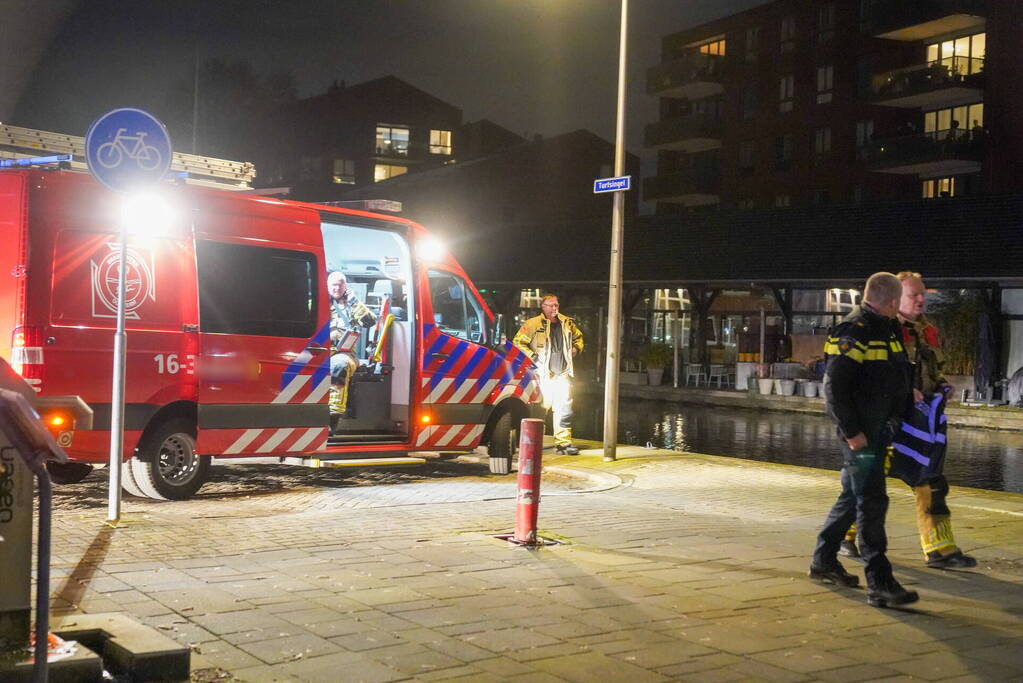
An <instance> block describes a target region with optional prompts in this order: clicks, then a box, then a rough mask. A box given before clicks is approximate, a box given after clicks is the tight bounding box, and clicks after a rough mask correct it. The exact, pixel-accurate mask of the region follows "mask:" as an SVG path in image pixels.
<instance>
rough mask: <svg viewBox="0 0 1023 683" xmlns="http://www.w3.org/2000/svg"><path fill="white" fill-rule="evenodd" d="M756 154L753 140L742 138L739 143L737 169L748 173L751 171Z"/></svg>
mask: <svg viewBox="0 0 1023 683" xmlns="http://www.w3.org/2000/svg"><path fill="white" fill-rule="evenodd" d="M755 156H756V146H755V144H754V142H753V140H743V141H741V142H740V143H739V171H741V172H743V173H745V174H746V175H749V174H751V173H753V163H754V159H755Z"/></svg>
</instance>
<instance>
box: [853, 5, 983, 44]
mask: <svg viewBox="0 0 1023 683" xmlns="http://www.w3.org/2000/svg"><path fill="white" fill-rule="evenodd" d="M999 1H1001V0H999ZM987 4H988V3H987V0H875V2H874V3H873V6H872V7H871V9H870V19H869V23H870V25H871V26H872V30H871V32H872V33H873V34H874V35H875V36H877V37H879V38H889V39H892V40H906V41H921V40H929V39H931V38H935V37H937V36H941V35H946V34H949V33H952V32H956V31H963V30H970V29H974V28H979V27H981V26H983V25H984V17H985V16H987Z"/></svg>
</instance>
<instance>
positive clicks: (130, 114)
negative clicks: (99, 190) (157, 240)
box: [85, 107, 174, 526]
mask: <svg viewBox="0 0 1023 683" xmlns="http://www.w3.org/2000/svg"><path fill="white" fill-rule="evenodd" d="M173 153H174V152H173V148H172V147H171V141H170V137H169V136H168V135H167V129H166V128H165V127H164V125H163V124H162V123H160V121H159V120H158V119H157V118H156V117H155V116H153V115H152V114H150V113H148V112H146V111H143V110H141V109H135V108H132V107H123V108H121V109H114V110H111V111H108V112H107V113H105V114H103V115H101V116H100V117H99V118H98V119H96V120H95V121H93V122H92V125H91V126H89V130H88V132H87V133H86V134H85V159H86V162H87V163H88V166H89V173H90V174H91V175H92V177H93V178H95V179H96V180H98V181H99V182H100V183H102V184H103V185H105V186H107V187H108V188H110V189H111V190H114V191H115V192H119V193H123V194H125V197H122V202H126V201H128V200H127V193H130V192H134V191H138V190H140V189H143V188H145V187H146V186H153V185H156V184H157V183H159V182H160V181H161V180H163V178H164V176H166V175H167V170H168V169H169V168H170V164H171V157H172V156H173ZM126 208H127V205H126V204H124V205H122V209H126ZM131 213H133V212H128V211H122V212H121V214H122V215H121V220H120V225H121V234H120V244H119V245H118V269H117V329H116V331H115V332H114V368H113V373H112V377H111V389H110V394H111V396H110V479H109V484H108V487H107V524H109V525H111V526H116V525H117V522H118V521H120V519H121V467H122V463H123V461H124V399H125V396H124V393H125V382H124V379H125V374H126V367H127V361H128V335H127V333H126V332H125V329H124V328H125V324H124V320H125V317H126V310H127V301H126V299H127V296H126V289H127V277H128V273H127V270H128V228H129V225H128V224H129V222H130V221H133V220H136V219H135V218H134V216H132V215H131ZM131 227H132V228H137V227H139V226H131Z"/></svg>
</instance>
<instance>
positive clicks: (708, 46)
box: [696, 38, 725, 57]
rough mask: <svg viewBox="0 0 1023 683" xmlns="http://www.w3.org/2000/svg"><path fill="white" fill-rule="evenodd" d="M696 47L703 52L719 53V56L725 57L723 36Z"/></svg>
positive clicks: (707, 53)
mask: <svg viewBox="0 0 1023 683" xmlns="http://www.w3.org/2000/svg"><path fill="white" fill-rule="evenodd" d="M696 49H697V50H699V51H700V53H701V54H705V55H717V56H719V57H724V56H725V41H724V38H722V39H721V40H714V41H711V42H709V43H704V44H703V45H700V46H699V47H698V48H696Z"/></svg>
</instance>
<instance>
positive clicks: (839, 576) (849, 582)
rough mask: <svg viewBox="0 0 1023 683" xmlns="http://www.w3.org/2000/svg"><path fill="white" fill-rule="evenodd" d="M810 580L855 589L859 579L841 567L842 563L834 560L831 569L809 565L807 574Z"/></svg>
mask: <svg viewBox="0 0 1023 683" xmlns="http://www.w3.org/2000/svg"><path fill="white" fill-rule="evenodd" d="M807 576H809V577H810V578H811V579H816V580H818V581H823V582H824V583H833V584H835V585H836V586H848V587H849V588H856V587H857V586H859V585H860V577H858V576H855V575H853V574H850V573H849V572H847V571H846V570H845V567H843V566H842V563H841V562H839V561H838V560H835V564H834V566H831V567H826V568H825V567H820V566H817V565H816V564H814V563H813V562H811V563H810V571H809V572H808V573H807Z"/></svg>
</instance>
